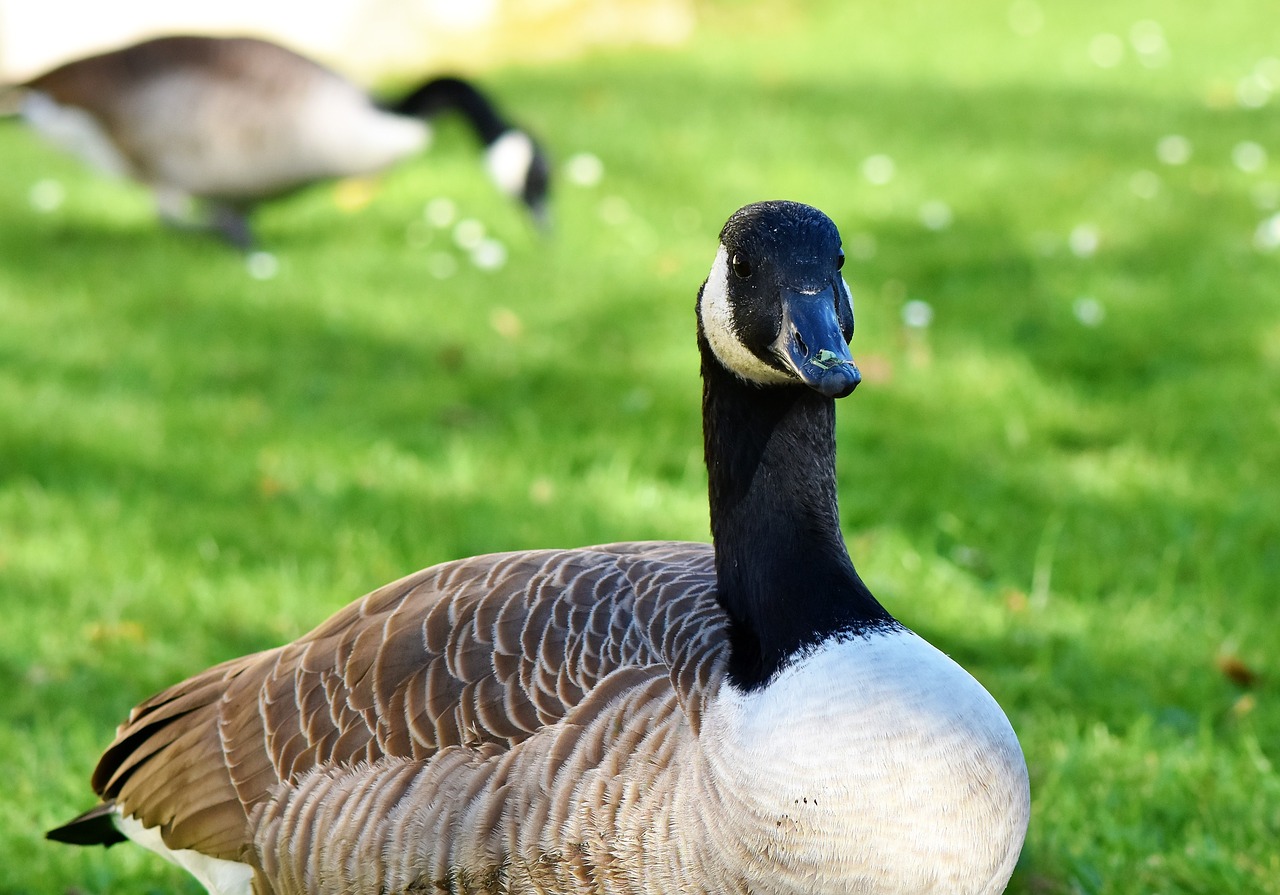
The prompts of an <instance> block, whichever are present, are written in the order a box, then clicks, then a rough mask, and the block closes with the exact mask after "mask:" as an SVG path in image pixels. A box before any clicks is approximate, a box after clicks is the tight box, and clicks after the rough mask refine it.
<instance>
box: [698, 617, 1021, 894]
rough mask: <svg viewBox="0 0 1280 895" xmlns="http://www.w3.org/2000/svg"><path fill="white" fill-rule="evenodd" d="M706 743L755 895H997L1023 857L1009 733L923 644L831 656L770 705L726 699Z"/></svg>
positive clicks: (833, 650) (835, 648)
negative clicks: (761, 893)
mask: <svg viewBox="0 0 1280 895" xmlns="http://www.w3.org/2000/svg"><path fill="white" fill-rule="evenodd" d="M702 739H703V740H704V743H705V745H704V747H703V748H704V753H705V754H706V758H707V761H708V766H709V770H710V771H711V773H712V774H713V775H714V776H715V777H716V778H717V785H718V787H719V788H721V789H722V790H723V791H724V793H725V794H726V800H725V804H726V806H728V808H727V810H732V811H736V812H737V813H738V815H739V816H738V817H737V818H736V822H735V826H737V827H739V828H740V829H741V830H742V831H743V832H742V839H741V841H740V842H739V843H733V844H727V845H726V849H725V860H726V861H729V862H733V861H737V862H740V863H742V864H743V865H744V866H743V868H742V870H743V872H744V873H745V874H746V876H747V878H748V879H752V880H753V890H755V891H771V892H776V893H780V895H781V893H791V892H805V893H809V895H814V893H833V895H834V893H841V895H851V893H877V895H880V893H885V895H887V893H917V895H919V893H939V895H941V893H947V895H966V893H973V895H979V893H982V895H986V893H998V892H1001V891H1003V889H1004V886H1005V883H1006V882H1007V881H1008V877H1009V874H1010V873H1011V872H1012V870H1013V865H1014V862H1015V861H1016V860H1017V856H1018V853H1019V851H1020V850H1021V847H1022V840H1023V836H1024V835H1025V832H1026V825H1027V818H1028V812H1029V797H1028V789H1027V772H1026V765H1025V762H1024V761H1023V758H1022V752H1021V749H1020V748H1019V746H1018V741H1017V738H1016V736H1015V735H1014V732H1013V730H1012V728H1011V727H1010V725H1009V722H1008V720H1007V719H1006V718H1005V716H1004V713H1003V712H1002V711H1001V710H1000V708H999V706H998V705H996V703H995V701H994V700H993V699H992V698H991V696H990V695H989V694H988V693H987V692H986V691H985V690H984V689H983V688H982V687H981V685H979V684H978V683H977V681H975V680H974V679H973V678H972V677H970V676H969V675H968V673H966V672H965V671H964V670H963V669H961V668H960V667H959V666H958V665H956V664H955V663H954V662H952V661H951V660H950V659H949V658H947V657H946V656H945V655H943V654H942V653H941V652H939V651H938V650H936V649H934V648H933V647H932V646H930V645H929V644H928V643H926V642H925V641H923V640H922V639H920V638H919V637H917V636H915V635H914V634H912V633H910V632H907V631H904V630H901V629H899V630H896V631H892V632H889V633H881V634H874V635H871V636H868V637H857V638H852V639H849V640H846V641H844V642H838V641H830V642H828V643H826V644H824V645H823V646H822V647H820V648H819V649H818V650H816V651H815V652H814V653H812V654H811V655H809V656H808V657H806V658H805V659H804V660H802V661H799V662H797V663H795V664H793V665H792V666H790V667H788V668H786V669H784V670H783V671H782V672H780V673H779V675H778V677H777V678H776V679H775V680H774V681H772V682H770V684H769V685H768V686H767V687H765V688H764V689H762V690H760V691H757V692H753V693H746V694H744V693H741V692H740V691H737V690H734V689H733V688H731V687H728V686H726V687H725V689H724V690H722V691H721V693H720V694H719V695H718V696H717V698H716V699H715V701H714V702H713V703H712V705H711V707H710V712H709V714H708V717H707V720H706V726H705V727H704V731H703V738H702ZM754 881H761V883H762V885H756V884H755V882H754Z"/></svg>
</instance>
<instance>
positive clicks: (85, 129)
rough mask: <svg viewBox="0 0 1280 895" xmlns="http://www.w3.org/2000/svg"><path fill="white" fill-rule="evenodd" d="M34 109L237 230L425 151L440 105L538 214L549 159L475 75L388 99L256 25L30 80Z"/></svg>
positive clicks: (95, 160)
mask: <svg viewBox="0 0 1280 895" xmlns="http://www.w3.org/2000/svg"><path fill="white" fill-rule="evenodd" d="M19 91H20V95H21V100H20V107H19V111H20V113H21V114H22V116H23V118H24V119H26V121H27V122H28V123H29V124H30V125H31V126H32V127H33V128H34V129H35V130H36V131H38V132H40V133H42V134H43V135H45V136H46V137H48V138H49V139H50V140H51V141H52V142H54V143H56V144H58V145H60V146H62V147H63V148H64V149H67V150H69V151H71V152H72V153H74V154H76V155H78V156H80V157H81V158H82V159H84V160H85V161H87V162H89V163H90V164H92V165H94V166H95V167H98V168H100V169H102V170H105V171H107V172H109V173H113V174H117V175H122V176H127V177H132V178H134V179H136V180H138V181H140V182H142V183H144V184H146V185H147V186H149V187H151V188H152V189H153V190H154V192H155V194H156V197H157V202H158V205H159V207H160V210H161V213H162V214H164V215H166V216H169V217H175V218H176V217H177V216H178V215H179V209H180V208H181V207H182V205H183V204H184V203H185V202H186V200H188V199H190V198H195V199H199V200H204V201H206V202H207V203H209V204H210V206H211V208H212V210H213V220H214V223H215V226H218V227H219V228H220V229H221V230H222V232H223V234H224V235H226V236H227V237H228V238H230V239H231V240H232V241H233V242H237V243H241V244H243V243H247V242H248V240H249V235H248V227H247V223H246V221H245V217H244V215H245V212H246V211H247V209H249V208H250V207H252V206H253V205H255V204H256V203H258V202H261V201H264V200H267V199H271V198H274V197H277V196H280V195H283V194H286V193H289V192H292V191H294V190H296V189H298V188H300V187H303V186H306V185H307V184H310V183H314V182H316V181H321V180H325V179H328V178H334V177H345V176H354V175H361V174H369V173H373V172H376V171H379V170H382V169H383V168H386V167H388V166H389V165H391V164H393V163H395V162H397V161H400V160H402V159H405V158H407V157H409V156H411V155H414V154H417V153H420V152H422V151H423V150H425V149H426V148H427V146H428V145H429V143H430V140H431V126H430V124H429V118H431V117H432V116H434V115H436V114H438V113H440V112H443V111H448V110H457V111H460V112H462V113H463V114H464V115H466V117H467V118H468V120H469V121H470V122H471V124H472V125H473V127H474V128H475V130H476V132H477V134H478V135H479V137H480V139H481V141H482V142H483V143H484V144H485V147H486V160H487V162H488V166H489V168H490V173H491V175H492V176H493V179H494V180H495V182H496V183H497V184H498V185H499V186H500V188H502V189H503V191H504V192H507V193H509V194H510V195H513V196H515V197H517V198H519V199H521V200H522V201H523V202H525V204H526V205H528V207H529V208H530V210H531V211H533V212H534V213H535V214H536V215H541V214H542V213H543V211H544V203H545V198H546V187H547V165H546V160H545V158H544V157H543V156H542V154H541V151H540V150H539V149H538V147H537V146H536V144H535V143H534V141H533V140H532V138H530V137H529V136H528V135H527V134H526V133H525V132H524V131H521V130H518V129H516V128H515V127H513V126H512V125H510V124H509V123H508V122H507V121H505V119H503V118H502V117H501V116H500V115H499V113H498V112H497V110H496V109H495V108H494V107H493V105H492V104H491V103H490V102H489V100H488V99H487V98H485V97H484V95H483V94H481V93H480V92H479V91H478V90H477V89H476V88H475V87H474V86H472V85H470V84H468V83H467V82H464V81H461V80H459V79H456V78H438V79H435V80H433V81H429V82H427V84H425V85H423V87H421V88H420V89H419V90H417V91H415V92H414V93H413V94H411V95H410V96H409V97H406V99H405V100H404V101H403V102H401V103H399V104H397V105H395V106H390V107H384V106H380V105H379V104H377V103H376V102H374V100H373V99H371V98H370V97H369V96H368V95H367V94H366V93H365V92H364V91H363V90H361V89H360V88H359V87H357V86H356V85H355V84H353V83H352V82H350V81H349V80H347V79H346V78H344V77H342V76H341V75H338V74H337V73H335V72H333V71H331V70H329V69H327V68H325V67H323V66H321V65H319V64H318V63H316V62H313V61H312V60H310V59H307V58H305V57H303V56H300V55H298V54H297V53H294V52H292V51H290V50H287V49H285V48H284V47H281V46H279V45H277V44H274V43H270V42H268V41H264V40H258V39H255V38H243V37H241V38H216V37H195V36H174V37H163V38H157V39H154V40H149V41H146V42H143V43H139V44H135V45H133V46H129V47H125V48H124V49H120V50H115V51H113V52H109V53H104V54H101V55H97V56H90V57H87V58H84V59H79V60H76V61H73V62H69V63H67V64H65V65H62V66H60V67H58V68H56V69H53V70H52V71H49V72H46V73H45V74H42V75H40V76H38V77H36V78H34V79H32V80H30V81H28V82H27V83H25V84H23V85H20V87H19Z"/></svg>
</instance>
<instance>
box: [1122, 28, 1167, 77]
mask: <svg viewBox="0 0 1280 895" xmlns="http://www.w3.org/2000/svg"><path fill="white" fill-rule="evenodd" d="M1129 45H1130V46H1132V47H1133V51H1134V52H1135V53H1137V54H1138V61H1139V62H1141V63H1142V64H1143V65H1145V66H1146V67H1147V68H1159V67H1160V66H1162V65H1167V64H1168V62H1169V44H1168V42H1167V41H1166V40H1165V37H1164V28H1163V27H1161V25H1160V23H1159V22H1157V21H1154V20H1152V19H1143V20H1141V21H1138V22H1134V23H1133V25H1132V27H1130V28H1129Z"/></svg>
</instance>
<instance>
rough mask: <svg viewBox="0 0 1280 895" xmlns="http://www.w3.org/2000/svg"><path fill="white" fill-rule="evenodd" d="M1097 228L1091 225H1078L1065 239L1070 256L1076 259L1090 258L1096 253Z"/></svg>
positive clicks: (1098, 239)
mask: <svg viewBox="0 0 1280 895" xmlns="http://www.w3.org/2000/svg"><path fill="white" fill-rule="evenodd" d="M1100 241H1101V240H1100V237H1099V236H1098V228H1097V227H1095V226H1093V224H1078V225H1077V226H1076V227H1075V228H1074V229H1073V230H1072V231H1071V235H1070V236H1068V237H1067V245H1069V246H1071V254H1073V255H1075V256H1076V257H1077V258H1092V257H1093V256H1094V255H1095V254H1097V252H1098V243H1099V242H1100Z"/></svg>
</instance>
